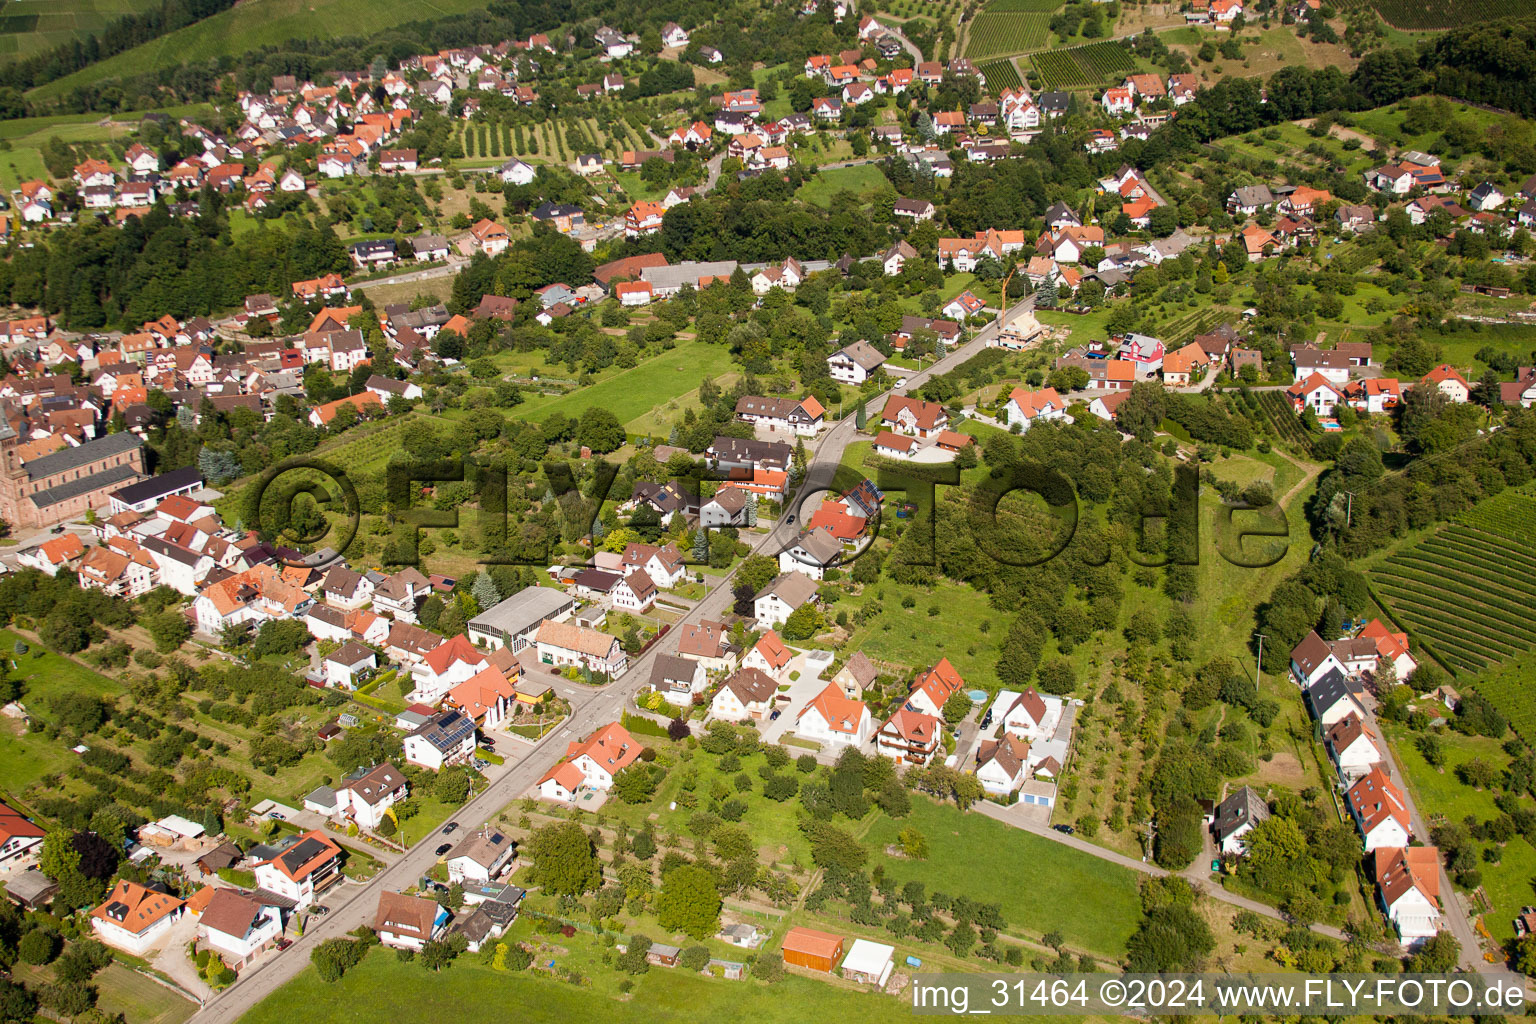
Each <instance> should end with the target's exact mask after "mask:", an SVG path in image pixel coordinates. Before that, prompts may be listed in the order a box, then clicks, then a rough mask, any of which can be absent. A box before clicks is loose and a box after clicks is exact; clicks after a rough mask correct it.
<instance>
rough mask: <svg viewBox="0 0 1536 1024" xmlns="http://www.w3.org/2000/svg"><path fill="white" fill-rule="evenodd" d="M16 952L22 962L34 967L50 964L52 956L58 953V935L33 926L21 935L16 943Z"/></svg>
mask: <svg viewBox="0 0 1536 1024" xmlns="http://www.w3.org/2000/svg"><path fill="white" fill-rule="evenodd" d="M16 954H17V955H18V956H20V957H21V959H22V961H23V962H24V963H29V964H32V965H33V966H34V967H41V966H42V965H44V964H51V963H53V958H54V957H56V956H58V955H59V937H58V936H57V935H55V934H54V933H53V932H50V931H48V930H46V929H43V928H34V929H32V930H31V931H30V932H27V934H25V935H23V936H22V937H21V942H19V943H17V945H16Z"/></svg>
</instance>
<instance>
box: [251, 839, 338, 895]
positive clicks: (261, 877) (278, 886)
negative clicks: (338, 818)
mask: <svg viewBox="0 0 1536 1024" xmlns="http://www.w3.org/2000/svg"><path fill="white" fill-rule="evenodd" d="M254 870H255V874H256V888H257V890H258V892H261V891H265V892H268V893H271V894H273V895H274V896H278V897H281V898H282V899H285V900H288V901H291V903H292V905H293V906H294V907H295V908H296V909H299V910H303V909H306V908H307V907H309V906H310V905H311V904H313V903H314V902H315V899H316V897H317V896H318V895H319V894H320V893H322V892H324V891H325V890H327V889H329V888H330V887H331V886H333V885H335V884H336V883H338V882H340V881H341V877H342V876H341V847H340V846H338V845H336V843H334V842H333V841H331V840H330V839H329V838H327V837H326V835H325V833H324V832H321V831H319V830H314V831H311V832H304V833H301V834H299V835H296V836H290V837H288V838H287V839H284V840H283V841H282V842H281V843H280V844H279V845H278V846H276V847H273V848H271V852H270V855H269V856H268V857H267V858H266V859H265V860H262V861H261V862H259V863H258V864H257V865H256V867H255V869H254Z"/></svg>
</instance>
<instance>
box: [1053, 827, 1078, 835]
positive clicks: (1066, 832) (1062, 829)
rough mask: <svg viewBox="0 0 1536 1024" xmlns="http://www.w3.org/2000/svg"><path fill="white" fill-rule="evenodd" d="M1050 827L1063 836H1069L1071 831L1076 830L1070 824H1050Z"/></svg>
mask: <svg viewBox="0 0 1536 1024" xmlns="http://www.w3.org/2000/svg"><path fill="white" fill-rule="evenodd" d="M1051 828H1053V829H1055V830H1056V831H1057V832H1060V833H1061V834H1062V835H1064V836H1069V835H1071V834H1072V833H1073V832H1076V831H1077V829H1075V828H1073V827H1072V826H1071V825H1052V826H1051Z"/></svg>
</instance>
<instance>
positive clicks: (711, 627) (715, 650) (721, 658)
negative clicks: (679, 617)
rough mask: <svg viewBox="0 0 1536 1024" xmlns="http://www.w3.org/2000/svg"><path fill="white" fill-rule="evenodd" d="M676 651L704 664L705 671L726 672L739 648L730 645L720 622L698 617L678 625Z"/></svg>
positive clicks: (726, 632) (723, 626)
mask: <svg viewBox="0 0 1536 1024" xmlns="http://www.w3.org/2000/svg"><path fill="white" fill-rule="evenodd" d="M679 630H680V633H679V636H678V640H677V653H678V656H679V657H683V658H689V659H692V660H694V661H697V662H698V663H699V664H701V665H703V666H704V670H705V671H706V672H727V671H729V670H730V669H731V668H732V667H733V666H734V664H735V655H736V654H737V653H738V651H739V648H736V647H732V646H731V642H730V639H729V637H728V635H727V634H728V631H727V630H726V628H725V624H724V623H722V622H713V621H711V620H709V619H700V620H699V621H698V622H685V623H684V624H683V625H682V626H680V627H679Z"/></svg>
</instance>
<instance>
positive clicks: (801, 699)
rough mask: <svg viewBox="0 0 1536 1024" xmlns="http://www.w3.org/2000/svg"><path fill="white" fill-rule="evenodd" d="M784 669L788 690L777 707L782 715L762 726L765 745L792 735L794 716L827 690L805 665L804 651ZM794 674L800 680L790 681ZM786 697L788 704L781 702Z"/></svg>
mask: <svg viewBox="0 0 1536 1024" xmlns="http://www.w3.org/2000/svg"><path fill="white" fill-rule="evenodd" d="M786 669H787V670H786V671H785V673H784V680H785V682H787V683H788V684H789V689H788V690H785V691H782V692H781V693H780V694H779V698H780V699H779V706H780V707H782V708H783V709H784V713H783V714H782V715H780V716H779V717H778V720H777V721H774V722H766V723H764V724H763V726H762V731H763V741H764V742H766V743H777V742H779V740H780V739H782V738H783V737H784V736H786V735H793V734H794V731H795V716H796V715H798V714H799V713H800V709H801V708H803V707H805V706H806V705H807V704H809V703H810V702H811V701H812V700H814V699H815V698H816V695H817V694H819V693H820V692H821V691H822V690H825V689H826V688H827V682H826V680H824V679H822V678H821V676H820V675H819V674H818V673H817V671H816V669H815V667H814V666H811V665H808V664H807V662H806V655H805V652H804V651H801V652H799V653H797V654H796V655H795V656H794V657H793V658H791V659H790V662H789V665H788V666H787V667H786ZM796 672H798V673H800V678H799V679H790V676H792V675H794V674H795V673H796ZM786 696H787V697H788V698H789V701H788V703H785V701H784V700H783V698H784V697H786Z"/></svg>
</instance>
